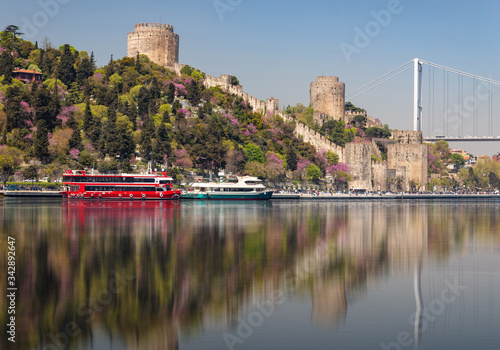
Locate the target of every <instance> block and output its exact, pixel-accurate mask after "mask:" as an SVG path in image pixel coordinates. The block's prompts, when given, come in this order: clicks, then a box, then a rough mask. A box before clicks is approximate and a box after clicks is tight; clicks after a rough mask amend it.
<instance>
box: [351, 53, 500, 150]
mask: <svg viewBox="0 0 500 350" xmlns="http://www.w3.org/2000/svg"><path fill="white" fill-rule="evenodd" d="M424 67H425V68H426V69H424ZM409 70H413V129H414V130H415V131H422V132H423V135H424V139H425V140H426V141H437V140H446V141H500V136H497V135H494V123H493V122H494V107H496V106H495V105H494V101H495V99H494V92H495V89H497V88H498V86H500V81H498V80H494V79H491V78H487V77H482V76H479V75H476V74H472V73H467V72H464V71H460V70H458V69H454V68H450V67H446V66H443V65H439V64H436V63H432V62H429V61H425V60H422V59H419V58H415V59H413V60H411V61H408V62H406V63H405V64H403V65H401V66H399V67H397V68H395V69H393V70H391V71H389V72H387V73H386V74H384V75H382V76H380V77H378V78H377V79H375V80H372V81H370V82H369V83H367V84H365V85H363V86H361V87H360V88H358V89H356V90H354V91H351V92H349V93H348V94H346V101H347V100H354V99H355V98H357V97H359V96H361V95H363V94H365V93H367V92H369V91H371V90H373V89H375V88H377V87H378V86H380V85H382V84H384V83H387V82H388V81H390V80H392V79H394V78H396V77H397V76H400V75H401V74H403V73H405V72H407V71H409ZM498 100H500V99H497V102H498Z"/></svg>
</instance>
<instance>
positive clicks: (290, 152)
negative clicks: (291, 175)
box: [286, 147, 299, 171]
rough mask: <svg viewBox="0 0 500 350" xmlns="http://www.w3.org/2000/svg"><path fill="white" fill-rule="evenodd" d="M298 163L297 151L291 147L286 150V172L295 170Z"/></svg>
mask: <svg viewBox="0 0 500 350" xmlns="http://www.w3.org/2000/svg"><path fill="white" fill-rule="evenodd" d="M298 161H299V157H297V151H296V150H295V149H294V148H293V147H289V148H288V149H287V150H286V163H287V165H288V170H291V171H295V170H297V163H298Z"/></svg>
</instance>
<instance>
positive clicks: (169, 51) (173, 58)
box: [127, 23, 179, 71]
mask: <svg viewBox="0 0 500 350" xmlns="http://www.w3.org/2000/svg"><path fill="white" fill-rule="evenodd" d="M137 54H141V55H142V54H144V55H147V56H148V57H149V59H150V60H151V61H153V62H155V63H157V64H159V65H161V66H164V67H167V68H169V69H172V70H174V71H177V70H178V65H179V35H178V34H175V33H174V27H173V26H171V25H169V24H161V23H139V24H136V25H135V26H134V31H133V32H130V33H128V40H127V56H128V57H134V58H135V57H136V56H137Z"/></svg>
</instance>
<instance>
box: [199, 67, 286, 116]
mask: <svg viewBox="0 0 500 350" xmlns="http://www.w3.org/2000/svg"><path fill="white" fill-rule="evenodd" d="M203 84H204V85H205V87H206V88H208V89H209V88H211V87H216V86H218V87H220V88H221V90H222V91H224V92H227V93H230V94H234V95H236V96H239V97H241V98H242V99H243V101H245V102H246V103H248V105H250V107H252V110H253V111H254V112H258V113H264V112H265V111H266V103H265V102H264V101H261V100H259V99H258V98H256V97H253V96H252V95H249V94H247V93H246V92H244V91H243V87H242V86H241V85H232V84H231V75H228V74H222V75H221V76H220V77H219V78H217V77H214V76H212V75H207V76H206V77H205V80H204V81H203ZM272 99H273V102H270V104H269V106H270V107H272V106H274V105H277V106H278V109H279V100H277V99H275V98H272Z"/></svg>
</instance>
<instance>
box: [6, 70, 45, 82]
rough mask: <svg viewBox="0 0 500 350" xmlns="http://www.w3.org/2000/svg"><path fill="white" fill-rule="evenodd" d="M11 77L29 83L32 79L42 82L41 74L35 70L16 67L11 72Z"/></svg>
mask: <svg viewBox="0 0 500 350" xmlns="http://www.w3.org/2000/svg"><path fill="white" fill-rule="evenodd" d="M12 78H14V79H17V80H20V81H22V82H23V83H25V84H31V83H32V82H34V81H37V82H42V81H43V74H42V73H38V72H37V71H35V70H34V69H33V70H28V69H18V68H16V69H15V70H14V71H13V72H12Z"/></svg>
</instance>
